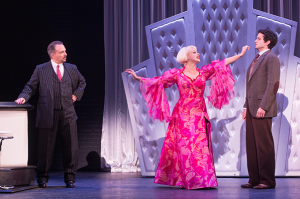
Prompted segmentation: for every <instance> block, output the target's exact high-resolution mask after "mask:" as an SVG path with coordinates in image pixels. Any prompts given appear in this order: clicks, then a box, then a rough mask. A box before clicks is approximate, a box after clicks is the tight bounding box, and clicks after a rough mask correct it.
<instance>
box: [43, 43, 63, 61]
mask: <svg viewBox="0 0 300 199" xmlns="http://www.w3.org/2000/svg"><path fill="white" fill-rule="evenodd" d="M56 45H63V43H62V42H61V41H52V42H51V43H50V44H49V46H48V48H47V52H48V55H49V57H50V58H51V54H52V53H54V52H55V46H56Z"/></svg>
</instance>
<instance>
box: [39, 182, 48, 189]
mask: <svg viewBox="0 0 300 199" xmlns="http://www.w3.org/2000/svg"><path fill="white" fill-rule="evenodd" d="M38 184H39V187H40V188H46V187H47V183H46V182H45V181H42V182H39V183H38Z"/></svg>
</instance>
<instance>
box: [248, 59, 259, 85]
mask: <svg viewBox="0 0 300 199" xmlns="http://www.w3.org/2000/svg"><path fill="white" fill-rule="evenodd" d="M258 58H259V54H257V55H256V56H255V58H254V60H253V62H252V64H251V70H250V73H249V79H248V81H249V80H250V77H251V74H252V71H253V68H254V66H255V63H256V62H257V59H258Z"/></svg>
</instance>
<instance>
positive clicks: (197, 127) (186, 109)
mask: <svg viewBox="0 0 300 199" xmlns="http://www.w3.org/2000/svg"><path fill="white" fill-rule="evenodd" d="M184 69H185V68H182V69H171V70H169V71H166V72H165V73H163V75H162V76H160V77H154V78H142V82H141V83H140V89H141V92H142V95H143V97H144V99H145V100H146V102H147V106H148V108H149V116H150V117H153V118H154V119H160V120H161V121H163V120H164V119H165V120H166V121H167V122H169V127H168V130H167V134H166V137H165V141H164V145H163V148H162V151H161V156H160V160H159V164H158V168H157V171H156V175H155V180H154V182H155V183H159V184H164V185H171V186H181V187H184V188H185V189H199V188H205V187H216V186H218V184H217V177H216V173H215V167H214V161H213V151H212V144H211V138H210V137H211V125H210V120H209V117H208V114H207V110H206V105H205V100H204V97H203V94H204V89H205V83H206V81H207V80H210V79H212V84H211V87H210V96H208V100H209V101H210V103H212V105H213V106H214V107H216V108H219V109H220V108H221V106H222V105H225V104H228V102H229V100H230V99H232V97H233V96H234V91H233V85H234V78H233V77H232V73H231V70H230V67H229V66H226V65H225V61H224V60H223V61H220V62H219V61H218V60H217V61H214V62H212V63H211V64H209V65H207V66H203V67H202V69H201V70H200V69H197V70H198V72H199V76H198V77H197V78H196V79H195V80H194V81H193V80H191V79H190V78H189V77H188V76H186V75H185V74H184V73H183V71H184ZM175 83H176V84H177V87H178V90H179V94H180V99H179V100H178V102H177V104H176V105H175V107H174V110H173V113H172V116H170V109H169V104H168V100H167V97H166V94H165V92H164V88H168V87H170V86H172V85H173V84H175Z"/></svg>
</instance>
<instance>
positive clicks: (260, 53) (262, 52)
mask: <svg viewBox="0 0 300 199" xmlns="http://www.w3.org/2000/svg"><path fill="white" fill-rule="evenodd" d="M268 50H270V49H269V48H268V49H266V50H263V51H261V52H259V53H258V54H259V56H261V55H262V54H264V53H265V52H267V51H268Z"/></svg>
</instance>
